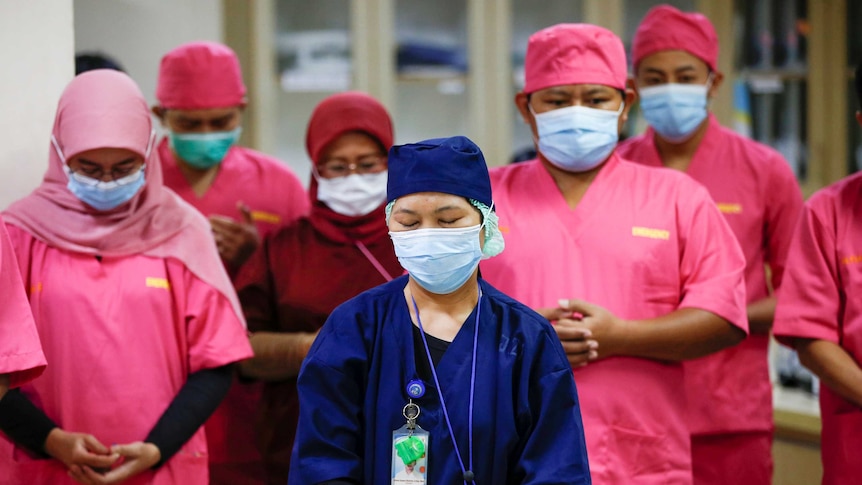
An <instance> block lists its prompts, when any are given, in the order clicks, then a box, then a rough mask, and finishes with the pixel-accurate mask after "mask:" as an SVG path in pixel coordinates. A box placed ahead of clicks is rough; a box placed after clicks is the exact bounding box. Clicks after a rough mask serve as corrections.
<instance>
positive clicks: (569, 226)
mask: <svg viewBox="0 0 862 485" xmlns="http://www.w3.org/2000/svg"><path fill="white" fill-rule="evenodd" d="M620 163H621V159H620V158H619V156H618V155H617V153H616V151H614V152H613V153H612V154H611V156H610V157H609V158H608V160H607V161H606V162H604V164H603V165H602V167H601V169H600V170H599V173H598V174H596V177H595V178H594V179H593V180H592V181H591V182H590V185H589V187H588V188H587V191H586V192H585V193H584V196H583V197H582V198H581V200H580V202H578V206H577V207H575V208H574V209H572V208H570V207H569V204H568V203H567V202H566V198H565V197H564V196H563V193H562V191H560V188H559V187H558V186H557V183H556V182H555V181H554V178H553V177H552V176H551V173H550V172H548V169H547V168H545V166H544V165H542V162H541V161H540V160H536V163H535V165H534V166H533V173H532V177H531V179H532V180H531V181H530V183H528V184H527V186H534V187H536V188H537V190H536V191H535V192H534V203H535V204H537V206H538V209H539V210H542V211H550V212H551V213H553V214H554V216H555V218H556V219H557V222H558V223H559V224H560V226H561V227H563V228H564V230H565V231H566V233H567V234H568V235H569V236H570V237H571V238H572V241H573V242H574V241H577V240H578V239H579V238H580V236H581V234H583V233H584V231H586V230H587V228H588V226H589V221H590V220H592V219H593V218H595V217H600V216H603V215H604V211H603V210H602V208H603V207H605V206H607V201H608V199H609V198H610V197H611V194H610V191H609V190H607V189H606V188H605V185H606V184H607V180H608V179H610V178H611V177H612V176H613V173H614V172H615V171H617V170H618V169H619V166H620Z"/></svg>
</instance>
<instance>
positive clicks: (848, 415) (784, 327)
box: [773, 173, 862, 485]
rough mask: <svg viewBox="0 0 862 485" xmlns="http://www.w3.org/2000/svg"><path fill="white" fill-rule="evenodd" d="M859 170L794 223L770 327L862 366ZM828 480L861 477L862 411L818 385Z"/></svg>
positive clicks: (832, 484) (833, 484) (786, 339)
mask: <svg viewBox="0 0 862 485" xmlns="http://www.w3.org/2000/svg"><path fill="white" fill-rule="evenodd" d="M860 214H862V173H858V174H855V175H851V176H850V177H848V178H846V179H844V180H842V181H840V182H837V183H835V184H833V185H831V186H829V187H827V188H825V189H823V190H821V191H819V192H817V193H816V194H814V195H813V196H812V197H811V198H810V199H809V200H808V202H807V203H806V205H805V209H804V211H803V213H802V217H801V218H800V221H799V224H798V225H797V226H796V233H795V235H794V238H793V243H792V244H791V246H790V254H789V255H788V256H787V271H786V272H785V273H784V281H783V283H782V285H781V289H780V290H779V292H778V308H777V310H776V312H775V323H774V325H773V332H774V333H775V336H776V337H777V338H778V339H779V341H781V342H782V343H785V344H791V342H790V338H791V337H801V338H808V339H818V340H826V341H829V342H832V343H835V344H838V345H840V346H841V347H842V348H843V349H844V350H846V351H847V353H849V354H850V356H851V357H853V359H854V360H855V361H856V364H857V365H862V364H860V362H862V216H860ZM820 414H821V419H822V421H823V429H822V435H821V455H822V460H823V483H824V485H838V484H846V483H857V482H858V481H859V477H860V476H862V459H860V450H862V409H860V408H859V407H858V406H855V405H853V404H852V403H850V402H849V401H847V400H845V399H843V398H842V397H840V396H839V395H838V394H836V393H835V392H833V391H832V390H831V389H829V388H828V387H827V386H825V385H821V386H820Z"/></svg>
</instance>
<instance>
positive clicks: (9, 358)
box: [0, 219, 46, 388]
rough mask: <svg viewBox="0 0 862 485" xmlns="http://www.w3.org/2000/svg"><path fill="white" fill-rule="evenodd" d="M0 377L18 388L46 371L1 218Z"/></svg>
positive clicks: (19, 275) (17, 269)
mask: <svg viewBox="0 0 862 485" xmlns="http://www.w3.org/2000/svg"><path fill="white" fill-rule="evenodd" d="M0 302H2V303H0V374H9V383H10V387H12V388H14V387H19V386H21V385H23V384H25V383H27V382H29V381H30V380H32V379H34V378H36V377H38V376H39V375H40V374H42V371H43V370H44V369H45V364H46V363H45V356H44V355H43V354H42V346H41V344H40V342H39V334H38V332H37V331H36V324H35V322H34V321H33V315H32V313H31V312H30V302H29V301H28V300H27V296H26V293H25V288H24V283H23V281H22V279H21V272H20V270H19V268H18V262H17V261H16V258H15V253H14V251H13V246H12V243H11V241H10V240H9V235H8V234H7V232H6V226H5V225H4V224H3V222H2V219H0Z"/></svg>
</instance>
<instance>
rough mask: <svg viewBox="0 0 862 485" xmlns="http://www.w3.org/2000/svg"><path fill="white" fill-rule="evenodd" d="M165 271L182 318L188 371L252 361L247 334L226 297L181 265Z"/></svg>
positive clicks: (172, 266) (171, 266) (170, 267)
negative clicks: (183, 320) (167, 273)
mask: <svg viewBox="0 0 862 485" xmlns="http://www.w3.org/2000/svg"><path fill="white" fill-rule="evenodd" d="M168 271H169V275H170V280H171V289H172V291H173V292H174V294H175V296H176V299H177V301H178V302H179V304H180V307H181V308H180V311H182V315H183V317H184V319H185V325H186V338H187V340H188V359H189V372H190V373H194V372H197V371H200V370H203V369H211V368H215V367H221V366H223V365H226V364H230V363H232V362H237V361H240V360H244V359H248V358H251V357H252V356H253V352H252V350H251V344H250V343H249V341H248V332H247V331H246V329H245V326H244V325H243V322H242V320H241V319H240V317H239V315H237V313H236V311H234V308H233V306H232V305H231V303H230V301H229V300H228V299H227V297H225V296H224V295H223V294H222V293H221V292H219V291H218V290H217V289H215V288H214V287H212V286H210V285H208V284H206V283H204V282H203V281H202V280H200V279H198V278H197V277H196V276H194V275H193V274H192V273H191V272H190V271H189V270H188V269H186V267H185V266H182V265H181V264H180V265H176V266H175V265H170V266H169V270H168ZM178 272H181V274H177V273H178Z"/></svg>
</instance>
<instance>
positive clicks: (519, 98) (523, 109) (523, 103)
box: [515, 92, 533, 125]
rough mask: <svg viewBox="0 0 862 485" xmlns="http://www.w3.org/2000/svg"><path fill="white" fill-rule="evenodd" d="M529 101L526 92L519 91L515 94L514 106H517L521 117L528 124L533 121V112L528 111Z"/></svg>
mask: <svg viewBox="0 0 862 485" xmlns="http://www.w3.org/2000/svg"><path fill="white" fill-rule="evenodd" d="M529 103H530V100H529V98H528V97H527V94H526V93H524V92H520V93H518V94H516V95H515V106H517V107H518V112H519V113H521V119H522V120H523V121H524V123H526V124H528V125H529V124H531V123H532V122H533V113H531V112H530V107H529Z"/></svg>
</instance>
